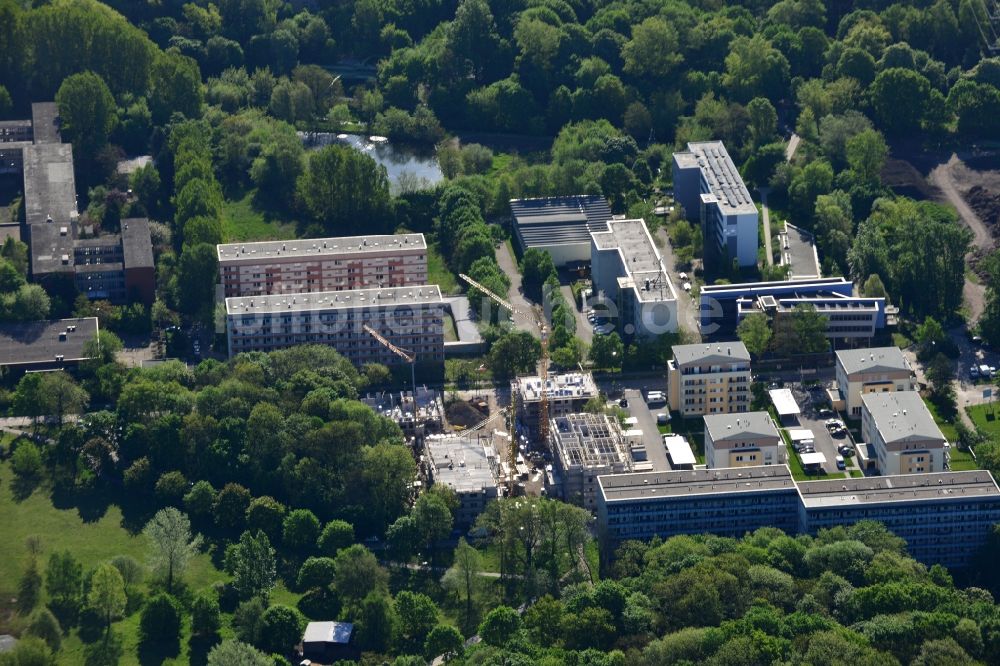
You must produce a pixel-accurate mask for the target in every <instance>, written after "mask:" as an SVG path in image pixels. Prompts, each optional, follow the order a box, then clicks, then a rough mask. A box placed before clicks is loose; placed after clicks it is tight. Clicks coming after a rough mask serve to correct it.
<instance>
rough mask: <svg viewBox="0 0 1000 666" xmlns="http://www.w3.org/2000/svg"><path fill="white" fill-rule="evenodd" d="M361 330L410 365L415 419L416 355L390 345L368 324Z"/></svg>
mask: <svg viewBox="0 0 1000 666" xmlns="http://www.w3.org/2000/svg"><path fill="white" fill-rule="evenodd" d="M362 328H363V329H364V331H365V333H367V334H368V335H370V336H372V337H373V338H375V340H377V341H378V343H379V344H381V345H382V346H383V347H385V348H386V349H388V350H389V351H391V352H392V353H393V354H395V355H396V356H398V357H399V358H401V359H403V360H404V361H406V362H407V363H409V364H410V381H412V382H413V384H412V387H411V388H412V390H413V416H414V418H415V417H416V415H417V370H416V365H417V355H416V354H414V353H413V352H411V351H408V350H406V349H403V348H401V347H397V346H396V345H394V344H392V343H391V342H389V341H388V340H386V338H385V337H384V336H383V335H382V334H381V333H379V332H378V331H376V330H375V329H374V328H372V327H371V326H369V325H368V324H365V325H364V326H363V327H362Z"/></svg>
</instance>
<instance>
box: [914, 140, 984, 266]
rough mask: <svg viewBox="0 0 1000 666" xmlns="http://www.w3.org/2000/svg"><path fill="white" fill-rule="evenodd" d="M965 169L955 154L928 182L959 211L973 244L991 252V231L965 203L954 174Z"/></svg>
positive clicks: (932, 173)
mask: <svg viewBox="0 0 1000 666" xmlns="http://www.w3.org/2000/svg"><path fill="white" fill-rule="evenodd" d="M964 168H965V165H964V164H963V163H962V160H960V159H959V157H958V155H955V154H954V153H953V154H952V156H951V159H949V160H948V161H947V162H945V163H944V164H941V165H938V166H937V167H935V168H934V170H933V171H931V172H930V174H928V176H927V180H929V181H930V182H931V184H933V185H936V186H937V187H938V189H940V190H941V193H942V194H943V195H944V197H945V199H946V200H947V201H948V203H950V204H951V205H952V206H954V207H955V210H957V211H958V216H959V217H960V218H961V219H962V221H963V222H965V224H966V226H967V227H969V229H971V230H972V233H973V236H974V238H973V244H974V245H975V246H976V247H977V248H979V249H981V250H991V249H993V237H992V236H991V235H990V231H989V229H987V228H986V225H985V224H984V223H983V221H982V220H981V219H979V216H978V215H976V213H975V211H973V210H972V208H970V207H969V204H967V203H965V199H963V198H962V192H961V191H960V190H959V187H958V182H957V181H956V180H955V173H954V172H955V171H956V170H958V169H964Z"/></svg>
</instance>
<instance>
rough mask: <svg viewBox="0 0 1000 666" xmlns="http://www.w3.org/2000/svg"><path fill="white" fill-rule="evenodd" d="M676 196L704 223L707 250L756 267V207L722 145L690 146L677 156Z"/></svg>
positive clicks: (703, 144)
mask: <svg viewBox="0 0 1000 666" xmlns="http://www.w3.org/2000/svg"><path fill="white" fill-rule="evenodd" d="M673 175H674V194H675V196H676V199H677V201H678V202H679V203H680V204H681V205H682V206H683V207H684V212H685V213H686V214H687V217H688V219H690V220H700V221H701V229H702V233H703V234H704V237H705V246H706V247H709V246H710V245H714V246H715V248H716V249H718V250H719V253H720V255H721V256H722V257H725V258H727V259H728V260H730V261H732V260H733V259H735V260H737V262H738V263H739V265H740V267H749V266H756V265H757V244H758V240H757V206H756V205H755V204H754V202H753V200H752V199H751V198H750V192H749V191H747V187H746V185H744V183H743V178H742V177H740V172H739V171H737V169H736V165H735V164H733V160H732V158H730V157H729V153H728V152H727V151H726V147H725V146H724V145H723V144H722V142H721V141H700V142H696V143H689V144H688V149H687V152H682V153H674V163H673Z"/></svg>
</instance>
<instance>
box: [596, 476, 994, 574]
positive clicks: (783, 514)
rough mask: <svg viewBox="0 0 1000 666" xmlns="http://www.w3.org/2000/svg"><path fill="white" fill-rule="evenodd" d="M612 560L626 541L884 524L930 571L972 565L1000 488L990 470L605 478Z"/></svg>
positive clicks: (602, 507)
mask: <svg viewBox="0 0 1000 666" xmlns="http://www.w3.org/2000/svg"><path fill="white" fill-rule="evenodd" d="M598 491H599V492H598V498H597V499H598V506H597V517H598V532H599V535H600V539H601V543H602V547H603V548H604V549H605V551H606V552H610V550H609V549H612V548H614V547H615V546H616V545H617V544H619V543H621V542H622V541H625V540H628V539H651V538H653V537H654V536H657V537H661V538H669V537H672V536H676V535H680V534H701V533H709V534H717V535H719V536H725V537H737V538H738V537H741V536H743V535H745V534H746V533H748V532H752V531H753V530H756V529H759V528H761V527H777V528H779V529H781V530H784V531H786V532H788V533H792V534H794V533H802V534H816V533H817V532H818V531H819V530H821V529H824V528H830V527H834V526H837V525H852V524H854V523H857V522H859V521H862V520H874V521H878V522H881V523H883V524H885V526H886V527H887V528H888V529H889V530H891V531H892V532H893V533H894V534H896V535H898V536H899V537H901V538H903V539H904V540H905V541H906V543H907V547H908V549H909V552H910V554H911V555H912V556H913V557H914V558H916V559H917V560H919V561H921V562H924V563H925V564H928V565H930V564H942V565H944V566H947V567H950V568H962V567H965V566H967V565H969V564H970V562H971V561H972V558H973V557H974V556H975V554H976V551H977V549H978V548H980V547H981V546H983V545H984V544H985V543H986V540H987V538H988V536H989V535H990V534H991V533H992V530H993V526H994V525H995V524H996V523H997V522H1000V488H998V487H997V483H996V481H995V480H994V479H993V476H992V475H991V474H990V473H989V472H988V471H985V470H975V471H967V472H937V473H927V474H910V475H904V476H885V477H865V478H848V479H836V480H829V481H803V482H796V481H795V480H794V479H793V478H792V475H791V471H790V470H789V469H788V467H787V466H785V465H771V466H767V467H739V468H731V469H704V470H691V471H676V472H654V473H632V474H618V475H613V476H600V477H598Z"/></svg>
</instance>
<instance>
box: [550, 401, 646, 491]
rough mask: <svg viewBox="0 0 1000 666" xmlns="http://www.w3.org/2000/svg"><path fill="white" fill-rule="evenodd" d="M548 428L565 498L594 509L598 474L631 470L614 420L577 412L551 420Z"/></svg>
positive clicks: (626, 451)
mask: <svg viewBox="0 0 1000 666" xmlns="http://www.w3.org/2000/svg"><path fill="white" fill-rule="evenodd" d="M550 431H551V432H552V444H553V448H554V449H555V453H556V462H557V465H558V467H559V476H560V478H561V480H562V485H563V487H562V488H561V494H562V496H563V498H564V499H565V500H566V501H570V502H575V503H578V504H581V505H582V506H584V507H585V508H590V509H592V508H594V507H595V499H596V495H595V493H596V489H597V482H596V479H597V477H598V476H599V475H603V474H624V473H627V472H631V471H632V457H631V455H630V453H629V450H628V445H627V443H626V441H625V436H624V434H623V433H622V430H621V427H620V426H619V425H618V422H617V421H616V420H613V419H611V418H609V417H608V416H607V415H606V414H590V413H578V414H567V415H565V416H557V417H555V418H553V419H552V424H551V428H550Z"/></svg>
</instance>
